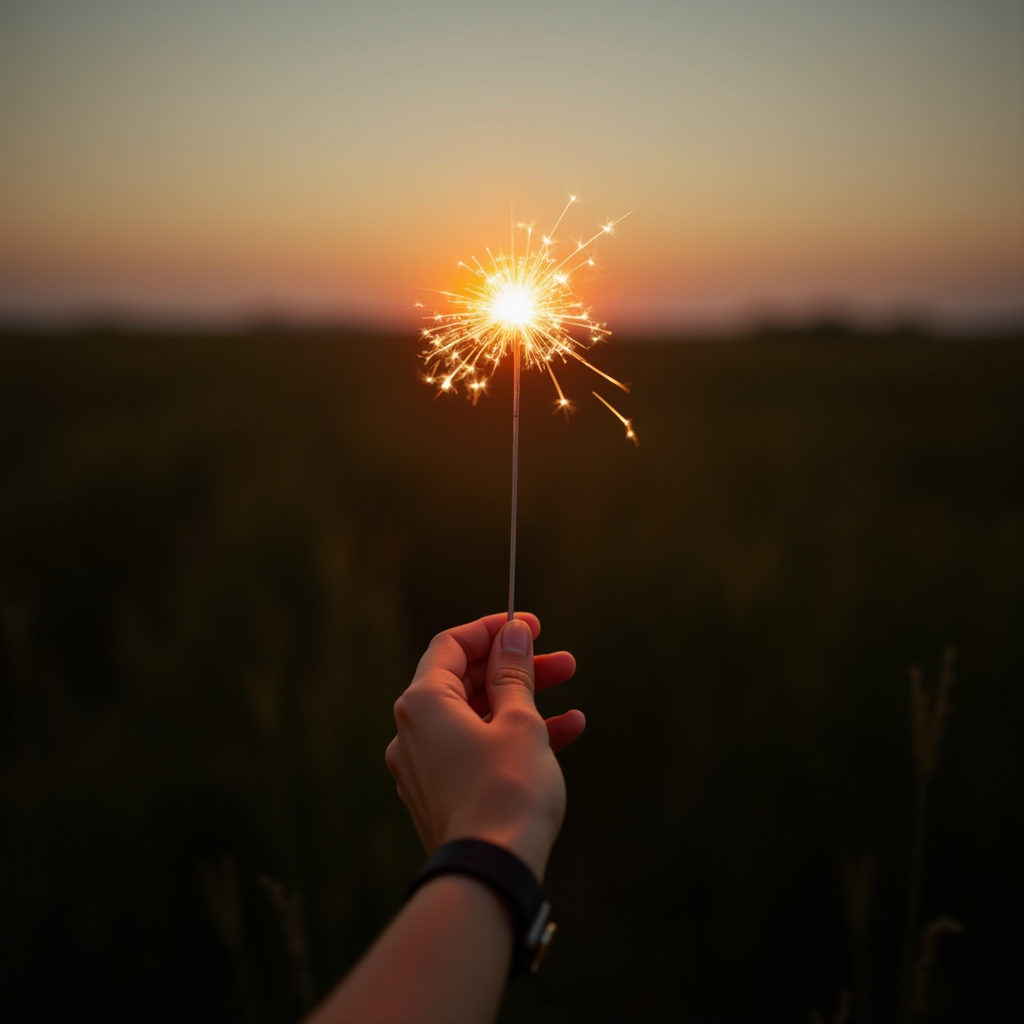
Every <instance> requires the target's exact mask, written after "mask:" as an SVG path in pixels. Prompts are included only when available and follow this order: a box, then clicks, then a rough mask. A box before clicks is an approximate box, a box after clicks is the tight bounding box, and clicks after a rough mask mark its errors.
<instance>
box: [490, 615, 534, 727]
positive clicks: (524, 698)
mask: <svg viewBox="0 0 1024 1024" xmlns="http://www.w3.org/2000/svg"><path fill="white" fill-rule="evenodd" d="M484 681H485V685H486V686H487V700H488V703H489V704H490V705H491V715H492V716H493V718H497V717H498V716H499V715H501V713H502V712H503V711H508V710H510V709H511V708H527V709H529V710H530V711H532V712H533V713H534V714H536V713H537V708H536V706H535V705H534V703H533V633H532V632H531V630H530V626H529V624H528V623H526V622H524V621H523V620H522V619H513V620H512V621H511V622H506V623H505V625H504V626H502V627H501V630H500V631H499V633H498V635H497V636H496V637H495V638H494V643H493V644H491V656H490V658H489V659H488V661H487V675H486V677H485V680H484Z"/></svg>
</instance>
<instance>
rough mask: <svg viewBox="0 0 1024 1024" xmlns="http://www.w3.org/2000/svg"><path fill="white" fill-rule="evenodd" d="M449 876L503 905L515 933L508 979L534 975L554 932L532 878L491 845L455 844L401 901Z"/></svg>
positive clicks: (436, 855)
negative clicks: (483, 889)
mask: <svg viewBox="0 0 1024 1024" xmlns="http://www.w3.org/2000/svg"><path fill="white" fill-rule="evenodd" d="M448 874H457V875H469V876H470V877H471V878H475V879H477V881H480V882H483V883H484V884H485V885H487V886H490V888H491V889H493V890H494V891H495V892H496V893H497V894H498V895H499V896H501V897H502V898H503V899H504V900H505V902H506V903H507V904H508V906H509V909H510V910H511V911H512V917H513V919H514V921H515V928H516V944H515V949H514V950H513V953H512V970H511V972H510V977H512V978H518V977H520V976H521V975H523V974H531V975H532V974H536V973H537V970H538V969H539V968H540V965H541V962H542V961H543V959H544V956H545V954H546V953H547V951H548V947H549V946H550V945H551V940H552V939H553V938H554V937H555V932H556V931H557V930H558V926H557V925H556V924H555V922H554V921H552V920H551V904H550V903H548V901H547V900H546V899H544V894H543V893H542V892H541V888H540V886H539V885H538V884H537V879H536V878H535V877H534V875H533V872H532V871H531V870H530V869H529V868H528V867H527V866H526V865H525V864H524V863H523V862H522V861H521V860H520V859H519V858H518V857H517V856H516V855H515V854H514V853H509V851H508V850H506V849H504V848H502V847H500V846H496V845H495V844H494V843H488V842H486V841H485V840H483V839H456V840H454V841H453V842H450V843H445V845H444V846H440V847H438V848H437V849H436V850H435V851H434V852H433V854H431V856H430V858H429V859H428V860H427V862H426V864H424V865H423V867H422V868H420V870H419V871H418V872H417V873H416V877H415V878H414V879H413V880H412V884H411V885H410V886H409V888H408V890H407V891H406V894H405V898H406V900H408V899H409V898H410V897H411V896H412V894H413V893H414V892H416V890H417V889H419V887H420V886H421V885H423V884H424V883H425V882H429V881H430V880H431V879H432V878H436V877H437V876H438V875H448Z"/></svg>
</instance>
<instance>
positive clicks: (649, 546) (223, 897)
mask: <svg viewBox="0 0 1024 1024" xmlns="http://www.w3.org/2000/svg"><path fill="white" fill-rule="evenodd" d="M416 351H417V343H416V341H415V339H414V338H412V339H386V338H377V339H359V338H351V337H344V336H330V335H328V334H323V335H296V336H294V337H288V336H284V335H271V334H264V335H258V334H257V335H253V336H251V337H210V338H203V337H185V338H172V337H131V336H127V335H116V334H110V335H100V334H95V335H83V336H80V337H74V338H52V337H36V338H18V337H14V336H11V335H8V336H6V337H4V338H2V339H0V601H2V605H0V610H2V620H0V621H2V634H0V673H2V677H3V682H2V688H0V700H2V736H0V743H2V753H0V759H2V794H3V803H2V825H3V833H4V837H5V838H4V840H3V843H2V847H0V849H2V854H0V858H2V860H0V866H2V871H0V892H2V907H0V929H2V947H0V970H2V975H3V978H2V988H0V1017H2V1019H3V1020H4V1021H8V1022H13V1021H52V1020H64V1021H86V1020H88V1021H92V1020H97V1021H98V1020H105V1021H109V1020H126V1021H128V1020H131V1021H180V1020H235V1019H244V1020H252V1021H256V1020H259V1021H267V1022H271V1021H290V1020H295V1019H297V1018H298V1017H299V1016H300V1015H301V1014H302V1012H303V1010H304V1006H305V1003H304V1000H305V999H307V998H308V994H309V989H310V988H311V989H312V992H313V993H314V994H316V995H319V994H321V993H323V992H324V991H326V989H327V988H328V987H330V986H331V985H332V984H333V983H334V982H335V980H336V979H337V978H338V977H339V976H340V974H341V973H342V972H343V971H344V970H345V969H346V968H347V967H348V966H349V965H350V964H351V963H352V962H353V960H354V959H355V957H356V956H357V955H358V954H359V952H360V951H361V950H362V949H363V948H364V947H365V945H366V944H367V943H368V942H369V940H370V939H371V938H372V937H373V935H374V934H375V932H376V931H377V930H378V929H379V928H380V927H381V926H382V925H383V924H384V922H385V921H386V920H387V918H388V917H389V916H390V915H391V914H392V913H393V912H394V911H395V909H396V908H397V907H398V906H399V904H400V901H401V898H402V892H403V890H404V886H405V884H406V883H407V881H408V879H409V878H410V876H411V874H412V872H413V871H414V869H415V867H416V865H417V864H418V863H419V861H420V859H421V854H420V852H419V850H418V847H417V843H416V839H415V835H414V833H413V830H412V827H411V825H410V824H409V822H408V821H407V818H406V815H405V812H404V809H403V808H402V806H401V804H400V803H399V801H398V799H397V797H396V796H395V792H394V786H393V783H392V781H391V777H390V776H389V774H388V772H387V770H386V768H385V766H384V759H383V752H384V747H385V745H386V743H387V742H388V740H389V739H390V738H391V736H392V734H393V728H392V721H391V705H392V703H393V701H394V699H395V697H396V696H397V695H398V694H399V693H400V692H401V690H402V689H403V688H404V686H405V685H406V683H407V681H408V679H409V677H410V675H411V672H412V669H413V667H414V665H415V662H416V660H417V658H418V656H419V654H420V653H421V651H422V649H423V648H424V647H425V645H426V643H427V641H428V640H429V639H430V637H431V636H432V635H433V634H434V633H435V632H437V631H438V630H440V629H442V628H443V627H446V626H450V625H454V624H456V623H458V622H462V621H465V620H468V619H471V618H475V617H476V616H478V615H480V614H483V613H486V612H491V611H497V610H500V609H501V608H502V606H503V603H504V601H505V589H506V573H507V558H508V554H507V543H508V538H507V530H508V524H507V519H508V497H509V447H510V416H509V394H508V381H507V379H505V378H501V379H499V380H498V381H497V382H496V386H495V387H494V389H493V391H492V394H491V395H490V396H489V397H488V398H486V399H484V400H482V401H481V403H480V404H479V406H478V407H477V408H475V409H474V408H471V407H470V405H469V404H468V403H467V402H465V401H463V400H461V398H454V399H450V398H445V399H441V400H438V401H436V402H435V401H432V400H431V399H432V392H431V391H430V389H429V388H427V387H426V386H425V385H423V384H421V383H419V382H418V381H417V379H416V372H417V370H418V368H419V367H418V365H417V362H416V358H415V354H416ZM595 360H596V362H597V363H598V364H599V365H600V366H602V367H603V368H605V369H607V370H608V371H609V372H611V373H613V374H616V375H618V376H620V377H622V378H625V379H627V380H630V381H632V382H633V384H634V392H633V394H632V395H631V396H627V397H625V398H624V400H623V401H622V402H621V403H619V404H620V405H621V407H622V408H623V410H624V411H625V412H626V413H627V414H630V415H632V416H634V418H635V423H636V427H637V430H638V432H639V435H640V438H641V444H642V447H641V448H640V449H639V450H635V449H634V448H633V447H632V445H629V444H628V443H627V442H625V441H624V439H623V436H622V429H621V427H620V425H619V424H618V423H616V422H615V420H614V419H613V418H612V417H611V416H610V415H608V413H607V412H605V411H604V410H603V409H602V408H601V407H600V406H599V405H598V404H597V403H596V402H595V401H594V400H593V399H592V398H590V397H589V394H588V392H589V391H590V389H591V387H592V386H593V385H594V383H595V382H596V379H593V378H591V377H590V375H589V374H587V372H586V371H584V370H583V369H582V368H580V369H579V372H578V373H574V372H571V371H567V372H566V373H565V374H564V377H565V380H564V381H563V385H564V386H565V388H566V390H567V392H568V393H569V394H570V395H571V396H573V397H575V398H576V400H577V402H578V404H579V405H580V407H581V408H580V411H579V412H578V413H577V414H576V416H575V417H574V418H573V420H572V423H571V425H569V426H567V425H566V424H565V423H564V422H563V421H562V420H561V418H559V417H554V418H553V417H552V416H551V415H550V408H551V400H552V399H553V398H554V395H553V392H552V388H551V385H550V382H549V381H547V380H546V379H545V378H542V377H541V376H539V375H536V374H531V375H529V376H526V377H524V381H525V392H524V399H523V440H522V450H521V458H522V473H521V481H520V520H519V524H520V532H519V552H520V560H519V573H518V598H519V599H518V602H517V603H518V605H519V606H520V607H522V608H526V609H530V610H533V611H535V612H537V614H538V615H540V617H541V619H542V621H543V622H544V625H545V630H544V633H543V635H542V637H541V640H540V642H539V644H538V647H539V649H541V650H553V649H558V648H567V649H569V650H571V651H573V652H574V653H575V654H576V656H577V659H578V662H579V671H578V676H577V679H576V680H574V681H573V682H571V683H569V684H567V685H566V686H565V687H564V688H563V690H564V692H561V693H553V694H546V695H544V696H543V697H542V698H541V704H542V707H543V708H544V710H546V711H547V712H548V713H554V712H555V711H559V710H563V709H565V708H566V707H569V706H579V707H581V708H583V709H584V711H585V712H586V713H587V716H588V721H589V727H588V730H587V732H586V734H585V735H584V736H583V738H582V739H581V740H580V741H579V743H578V744H577V745H576V747H574V748H573V749H571V750H570V751H568V752H566V754H565V755H563V764H564V767H565V773H566V777H567V781H568V786H569V816H568V819H567V821H566V825H565V829H564V832H563V835H562V838H561V841H560V844H559V845H558V846H557V847H556V850H555V854H554V858H553V861H552V865H551V869H550V874H549V884H548V889H549V894H550V896H551V899H552V902H553V904H554V906H555V911H556V914H557V916H558V920H559V922H560V926H561V931H560V935H559V938H558V940H557V942H556V944H555V946H554V948H553V950H552V953H551V956H550V957H549V959H548V962H547V964H546V965H545V968H544V971H543V972H542V974H541V976H540V977H539V978H538V979H537V980H536V981H535V982H532V983H522V984H520V985H518V986H516V987H514V989H513V990H512V991H511V992H510V994H509V996H508V998H507V1000H506V1005H505V1011H504V1019H505V1020H507V1021H527V1020H529V1021H540V1022H545V1021H551V1022H556V1021H581V1022H584V1021H587V1022H589V1021H598V1020H618V1021H647V1020H717V1021H738V1020H750V1021H775V1020H778V1021H783V1020H786V1021H792V1020H797V1021H799V1020H807V1019H808V1016H807V1015H808V1012H809V1011H810V1009H811V1008H812V1007H816V1008H818V1009H819V1010H820V1011H821V1013H822V1016H823V1017H824V1018H825V1019H826V1020H828V1019H831V1016H832V1014H833V1013H834V1012H835V1009H836V1007H837V1006H838V1005H839V1002H840V993H841V992H842V991H843V990H852V992H853V1011H854V1018H855V1019H859V1020H869V1019H870V1020H876V1021H889V1020H893V1019H894V1018H895V1013H896V1011H895V1006H896V1005H897V1000H898V987H899V975H900V964H901V955H902V954H901V950H902V944H903V927H904V916H905V908H906V904H907V899H908V876H909V874H910V868H909V862H910V859H911V833H912V825H911V818H912V809H913V802H914V791H915V783H914V759H913V755H912V746H911V701H910V691H909V684H908V666H909V665H910V664H911V663H918V664H920V665H921V666H922V668H923V670H924V679H925V684H926V685H928V686H934V685H935V684H936V682H937V679H938V676H939V667H940V664H941V660H942V655H943V651H944V649H945V648H946V647H947V646H948V645H955V646H956V648H957V650H958V655H957V660H956V680H955V683H954V684H953V689H952V695H951V701H952V705H953V707H952V711H951V714H950V716H949V718H948V719H947V721H946V728H945V732H944V736H943V741H942V747H941V750H940V752H939V757H938V766H937V769H936V772H935V775H934V778H933V779H932V782H931V787H930V792H929V798H928V799H929V803H928V816H927V821H926V828H925V852H924V860H923V870H922V872H921V875H920V877H921V899H920V915H919V919H918V920H917V921H916V924H915V932H917V933H919V932H920V930H921V928H923V927H924V926H925V925H927V924H928V923H929V922H931V921H933V920H934V919H935V918H937V917H940V916H945V917H949V918H952V919H955V920H956V921H957V922H958V923H959V924H960V925H962V928H963V931H962V933H961V934H958V935H957V934H947V935H945V936H943V938H942V939H941V941H940V942H939V944H938V948H937V950H936V952H935V960H934V962H933V965H932V971H931V974H930V980H929V982H928V985H927V987H926V992H925V994H924V996H923V997H922V999H921V1000H919V1004H920V1006H919V1012H918V1014H917V1016H918V1018H919V1019H921V1020H951V1021H952V1020H963V1021H967V1020H971V1021H979V1020H982V1021H1001V1020H1020V1019H1021V1017H1022V1014H1024V979H1022V973H1024V971H1022V964H1024V941H1022V924H1021V922H1022V919H1024V887H1022V878H1024V873H1022V864H1024V842H1022V832H1024V826H1022V822H1024V815H1022V813H1021V811H1022V795H1024V744H1022V742H1021V740H1022V735H1024V732H1022V726H1024V643H1022V629H1021V624H1022V623H1024V464H1022V463H1024V458H1022V451H1024V447H1022V444H1024V400H1022V396H1024V343H1020V342H1012V341H1003V342H995V341H965V342H948V341H947V342H938V341H927V340H908V339H895V338H894V339H889V340H887V339H884V338H872V339H856V338H851V339H846V340H842V341H838V340H834V339H833V340H825V339H817V340H815V339H813V338H805V339H802V340H793V339H788V340H787V339H786V338H784V337H775V338H772V339H770V340H768V339H765V340H761V341H756V342H755V341H749V342H733V343H727V342H714V343H687V344H669V343H660V344H658V343H643V344H641V343H630V342H628V341H617V342H615V343H613V344H612V345H610V346H607V347H605V348H603V349H602V350H601V351H600V352H599V353H598V354H597V355H596V357H595ZM602 390H605V391H606V392H607V393H608V395H609V397H612V395H611V391H612V389H610V388H608V389H602ZM263 875H266V876H269V877H271V878H272V879H274V880H275V881H276V882H278V883H279V884H280V885H281V886H282V887H283V889H284V891H285V893H286V894H287V896H288V897H291V896H292V895H294V894H301V897H302V904H301V909H302V916H303V917H304V921H303V922H302V931H303V933H304V936H305V938H306V940H307V948H306V951H305V954H304V953H303V951H302V949H301V948H297V946H296V941H295V940H296V938H297V936H296V934H295V932H296V931H297V930H298V929H297V927H292V934H291V939H292V944H291V946H289V941H288V940H289V936H288V934H287V929H286V927H285V924H287V923H289V922H290V923H291V924H292V925H293V926H297V924H298V920H297V919H298V915H297V914H296V912H295V910H294V907H293V909H292V910H291V911H290V912H288V913H286V914H285V915H284V918H282V915H281V913H280V912H279V910H278V909H275V904H274V901H273V899H272V894H271V892H270V891H269V890H268V889H267V888H266V887H265V886H263V885H261V884H260V881H259V880H260V878H261V876H263ZM300 945H301V943H300Z"/></svg>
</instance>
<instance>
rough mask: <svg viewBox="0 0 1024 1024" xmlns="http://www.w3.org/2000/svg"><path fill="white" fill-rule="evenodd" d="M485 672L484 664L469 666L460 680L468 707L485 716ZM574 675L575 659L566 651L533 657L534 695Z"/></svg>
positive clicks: (488, 707) (486, 705) (486, 704)
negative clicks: (467, 699) (467, 697)
mask: <svg viewBox="0 0 1024 1024" xmlns="http://www.w3.org/2000/svg"><path fill="white" fill-rule="evenodd" d="M486 671H487V666H486V665H485V664H482V663H479V662H478V663H475V664H473V665H470V666H469V670H468V672H467V673H466V675H465V676H464V677H463V680H462V681H463V682H464V683H465V685H466V694H467V696H469V703H470V706H471V707H472V708H473V710H474V711H475V712H476V713H477V714H478V715H483V714H486V713H487V712H488V711H490V709H491V708H490V704H488V702H487V691H486V690H485V688H484V678H485V674H486ZM575 674H576V659H575V658H574V657H573V656H572V655H571V654H570V653H569V652H568V651H555V652H553V653H552V654H535V655H534V657H533V689H534V692H535V693H540V692H541V690H547V689H550V688H551V687H552V686H557V685H558V684H559V683H564V682H565V681H566V680H567V679H572V677H573V676H574V675H575Z"/></svg>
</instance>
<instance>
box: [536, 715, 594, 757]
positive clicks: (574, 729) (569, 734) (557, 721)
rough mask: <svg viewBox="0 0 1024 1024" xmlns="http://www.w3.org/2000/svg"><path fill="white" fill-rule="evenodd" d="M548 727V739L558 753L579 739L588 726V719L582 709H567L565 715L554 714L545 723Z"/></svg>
mask: <svg viewBox="0 0 1024 1024" xmlns="http://www.w3.org/2000/svg"><path fill="white" fill-rule="evenodd" d="M544 724H545V725H546V726H547V727H548V741H549V742H550V743H551V749H552V750H553V751H554V752H555V753H556V754H557V753H558V752H559V751H560V750H565V748H566V747H567V746H569V744H570V743H572V742H573V741H574V740H577V739H579V737H580V735H581V734H582V733H583V730H584V729H586V727H587V720H586V718H584V717H583V712H582V711H576V710H573V711H566V713H565V714H564V715H554V716H552V717H551V718H549V719H547V720H546V721H545V723H544Z"/></svg>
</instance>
